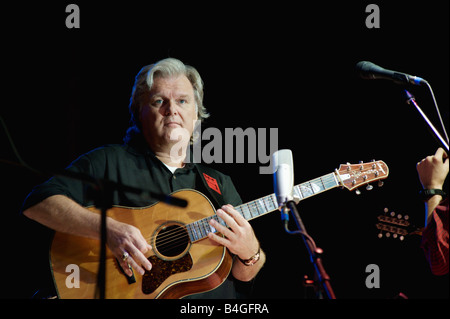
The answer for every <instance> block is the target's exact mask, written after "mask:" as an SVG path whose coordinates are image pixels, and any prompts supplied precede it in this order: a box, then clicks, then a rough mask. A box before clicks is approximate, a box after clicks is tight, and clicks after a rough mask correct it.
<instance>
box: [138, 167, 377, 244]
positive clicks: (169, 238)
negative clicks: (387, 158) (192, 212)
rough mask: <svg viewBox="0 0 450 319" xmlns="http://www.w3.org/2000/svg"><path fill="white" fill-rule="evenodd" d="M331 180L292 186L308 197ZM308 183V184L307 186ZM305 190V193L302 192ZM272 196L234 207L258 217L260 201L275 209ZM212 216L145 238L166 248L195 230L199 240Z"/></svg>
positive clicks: (329, 176) (182, 241) (324, 179)
mask: <svg viewBox="0 0 450 319" xmlns="http://www.w3.org/2000/svg"><path fill="white" fill-rule="evenodd" d="M366 170H368V169H364V170H351V171H349V172H347V174H348V173H350V172H351V173H353V172H355V171H357V172H358V173H362V172H364V171H366ZM318 181H320V182H321V183H322V185H323V189H322V187H320V191H319V192H317V191H314V188H313V186H312V185H316V184H312V183H313V182H315V183H317V182H318ZM331 181H333V182H334V184H335V183H336V178H335V175H334V173H331V174H328V175H325V176H323V177H320V178H316V179H313V180H311V181H308V182H305V183H302V184H299V185H296V186H294V187H296V188H298V191H299V192H300V193H301V194H302V197H303V199H304V198H307V197H310V196H312V195H315V194H317V193H320V192H322V191H325V190H328V189H330V188H331V187H336V186H338V185H339V184H335V185H333V186H328V187H327V186H325V185H326V184H328V183H329V182H331ZM308 184H309V186H308ZM316 186H317V185H316ZM305 191H306V193H307V194H306V195H305V194H304V192H305ZM308 193H311V194H308ZM273 196H274V194H271V195H268V196H265V197H262V198H260V199H257V200H254V201H251V202H249V203H245V204H241V205H239V206H236V207H235V209H236V210H237V211H238V212H239V213H240V214H241V215H242V216H243V217H244V218H245V219H246V220H248V219H247V218H246V216H244V207H246V208H247V209H248V210H249V212H250V215H251V217H252V218H254V217H255V216H254V215H253V214H252V211H253V212H254V211H255V210H256V212H257V216H256V217H259V216H261V215H262V214H263V213H260V212H259V211H260V208H261V205H260V202H262V203H263V204H264V209H265V210H266V211H264V213H268V212H271V211H274V210H276V208H277V207H276V205H275V203H274V200H273ZM269 201H270V202H269ZM269 205H270V206H272V207H274V206H275V207H276V208H275V209H268V208H267V206H269ZM213 218H214V219H216V220H217V219H219V217H218V216H217V215H215V214H214V215H212V216H208V217H205V218H203V219H200V220H198V221H196V222H193V223H190V224H186V225H179V226H178V227H177V228H176V229H174V230H169V231H167V232H166V233H165V234H161V235H159V234H156V235H153V236H150V237H148V238H146V240H147V241H148V242H150V243H153V242H154V243H156V239H158V247H161V248H162V247H164V248H165V249H167V248H168V247H176V246H179V245H183V244H185V243H186V237H188V238H189V240H191V236H189V235H190V234H192V235H194V234H193V232H196V231H197V232H198V234H200V237H199V238H198V239H197V240H201V239H203V238H206V237H207V235H206V236H204V235H203V233H206V234H208V233H209V232H210V231H212V226H211V225H209V223H208V222H209V220H211V219H213ZM195 223H197V226H198V229H195V227H196V226H195V225H194V224H195ZM188 226H189V227H190V228H191V231H190V230H189V229H188ZM197 240H194V242H195V241H197ZM191 241H192V240H191ZM169 245H170V246H169ZM173 245H175V246H173Z"/></svg>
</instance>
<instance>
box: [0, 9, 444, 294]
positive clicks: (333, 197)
mask: <svg viewBox="0 0 450 319" xmlns="http://www.w3.org/2000/svg"><path fill="white" fill-rule="evenodd" d="M77 3H78V5H79V7H80V12H81V16H80V18H81V25H80V28H79V29H67V28H66V26H65V18H66V16H67V13H65V8H66V5H67V4H68V3H65V2H62V3H59V4H52V5H50V4H46V3H39V4H33V5H31V4H21V5H9V6H7V7H6V9H4V10H3V11H4V12H3V15H4V19H3V20H2V25H3V27H2V33H3V34H4V35H3V37H2V44H3V45H2V47H3V49H2V51H3V56H4V57H3V62H4V64H3V68H2V69H3V72H2V75H3V78H4V80H3V82H2V83H3V88H4V90H3V103H2V104H3V105H2V107H1V114H2V117H3V118H4V120H5V122H6V124H7V126H8V128H9V130H10V133H11V135H12V138H13V140H14V142H15V144H16V146H17V149H18V151H19V153H20V154H21V156H22V157H23V159H24V160H25V161H26V162H27V163H29V164H30V165H31V166H33V167H36V168H39V169H58V168H63V167H65V166H67V165H68V164H69V163H70V162H71V161H72V160H74V159H75V158H76V157H78V156H79V155H80V154H82V153H84V152H86V151H89V150H91V149H93V148H95V147H97V146H100V145H103V144H107V143H120V142H121V140H122V138H123V135H124V133H125V130H126V128H127V127H128V120H129V115H128V110H127V106H128V102H129V97H130V94H131V88H132V84H133V81H134V77H135V75H136V74H137V72H138V71H139V69H140V68H141V67H142V66H143V65H146V64H150V63H153V62H155V61H157V60H160V59H163V58H166V57H175V58H178V59H181V60H182V61H183V62H185V63H186V64H190V65H193V66H195V67H196V68H197V69H198V70H199V72H200V74H201V75H202V77H203V80H204V82H205V100H204V102H205V105H206V107H207V108H208V110H209V111H210V113H211V115H212V116H211V117H210V119H208V120H207V122H206V123H204V124H203V128H207V127H216V128H218V129H220V130H221V132H224V130H225V128H236V127H241V128H243V129H246V128H255V129H257V128H266V129H267V132H269V128H278V147H279V149H281V148H289V149H291V150H292V151H293V156H294V162H295V183H296V184H299V183H302V182H305V181H308V180H310V179H312V178H315V177H318V176H322V175H324V174H326V173H329V172H331V171H333V170H334V169H335V168H337V167H338V166H339V164H343V163H346V162H351V163H358V161H360V160H362V161H370V160H372V159H377V160H383V161H385V162H386V163H387V164H388V166H389V169H390V175H389V178H388V179H387V180H386V181H385V186H384V187H382V188H377V187H375V189H374V190H372V191H370V192H368V191H365V190H363V191H362V194H361V195H360V196H357V195H355V194H354V193H351V192H348V191H347V190H340V189H333V190H331V191H329V192H326V193H323V194H320V195H317V196H315V197H312V198H310V199H307V200H305V201H302V202H301V203H300V204H299V206H298V208H299V210H300V213H301V215H302V218H303V221H304V223H305V225H306V227H307V229H308V231H309V233H310V234H311V235H312V236H313V237H314V238H315V240H316V243H317V245H318V246H319V247H321V248H323V250H324V251H325V253H324V258H323V261H324V264H325V267H326V270H327V272H328V273H329V275H330V277H331V283H332V286H333V288H334V290H335V293H336V295H337V297H338V298H345V299H360V298H364V299H366V298H367V299H390V298H394V297H396V296H397V295H398V294H399V293H400V292H401V293H404V294H405V295H407V296H408V297H409V298H448V276H444V277H435V276H433V275H431V273H430V270H429V267H428V265H427V263H426V261H425V259H424V256H423V253H422V251H421V249H420V247H419V246H420V238H419V237H417V236H416V237H414V236H412V237H409V238H407V240H405V241H403V242H400V241H398V240H394V239H392V238H390V239H386V238H383V239H378V238H377V234H378V232H377V230H376V228H375V223H376V222H377V216H378V215H380V214H382V213H383V209H384V208H385V207H388V208H389V209H390V210H394V211H395V212H398V213H401V214H403V215H404V214H408V215H409V216H410V220H411V221H413V222H414V223H415V224H417V225H418V226H423V221H424V208H423V204H422V203H421V201H420V199H419V198H418V196H417V194H418V191H419V189H420V184H419V182H418V178H417V174H416V170H415V164H416V163H417V162H418V161H420V160H421V159H422V158H423V157H425V156H427V155H430V154H433V153H434V152H435V150H436V149H437V147H438V144H437V143H436V142H435V140H434V139H433V137H432V136H431V135H430V134H429V132H428V131H427V128H426V126H425V124H424V122H423V120H422V119H421V118H420V117H419V114H418V113H417V111H416V110H414V109H413V108H412V107H411V106H408V105H407V104H405V102H404V99H403V97H402V91H403V89H404V88H405V87H402V86H400V85H396V84H394V83H391V82H388V81H383V80H379V81H364V80H361V79H360V78H358V77H357V76H356V74H355V71H354V70H355V64H356V63H357V62H358V61H361V60H368V61H372V62H374V63H376V64H379V65H381V66H383V67H385V68H388V69H394V70H399V71H403V72H405V73H409V74H414V75H419V76H421V77H423V78H425V79H427V80H428V81H429V82H430V83H431V85H432V87H433V89H434V92H435V94H436V98H437V101H438V103H439V106H440V109H441V112H442V115H443V117H444V120H445V122H448V109H449V108H448V105H449V94H448V88H449V64H448V62H449V61H448V60H449V59H448V57H449V15H448V9H449V8H448V6H449V4H448V2H445V1H432V2H426V3H424V2H418V3H411V1H406V2H397V1H396V3H395V5H394V4H392V3H385V2H378V5H379V8H380V28H379V29H369V28H367V27H366V25H365V19H366V17H367V15H368V13H366V12H365V9H366V6H367V5H368V4H369V3H370V2H365V1H358V2H343V1H341V2H338V3H332V4H331V3H325V4H323V3H321V4H312V3H304V2H301V3H300V4H299V5H298V4H296V5H293V4H292V5H291V4H289V5H288V4H283V3H281V4H278V5H276V6H275V5H274V4H271V3H267V4H265V5H261V4H259V3H258V4H257V3H255V4H253V5H250V4H248V5H245V6H243V4H242V3H238V4H231V3H228V2H226V3H225V2H220V3H217V4H214V5H212V4H211V5H206V6H204V5H189V6H187V5H185V6H179V5H175V4H173V5H170V6H162V5H161V6H160V5H155V4H146V5H143V4H131V3H129V2H126V3H119V2H114V3H113V4H111V3H109V2H103V3H102V2H96V4H95V5H94V4H92V3H84V2H77ZM407 88H408V90H410V92H412V93H413V94H414V95H415V96H416V99H417V101H418V103H419V104H420V105H421V107H422V108H423V109H424V111H425V112H426V113H427V114H428V116H429V117H430V118H431V119H432V120H433V121H434V123H436V125H438V122H437V117H436V115H435V114H436V111H435V109H434V105H433V103H432V99H431V96H430V94H429V91H428V90H427V89H426V88H425V87H407ZM0 136H1V141H2V147H1V156H0V158H2V159H4V160H7V161H12V162H17V159H16V158H15V156H14V155H13V152H12V149H11V147H10V145H9V144H8V142H7V139H6V135H5V134H4V132H3V130H2V131H1V133H0ZM207 142H208V141H205V142H204V144H206V143H207ZM213 165H214V167H216V168H217V169H219V170H221V171H222V172H224V173H226V174H228V175H230V176H231V177H232V179H233V181H234V183H235V185H236V187H237V188H238V190H239V192H240V194H241V197H242V198H243V200H244V201H250V200H253V199H256V198H259V197H262V196H264V195H267V194H270V193H272V192H273V187H272V176H271V175H261V174H259V166H261V165H262V164H260V163H244V164H238V163H234V164H222V163H215V164H213ZM0 170H1V176H2V178H1V181H2V182H1V187H2V192H1V196H2V203H3V205H4V207H5V208H4V209H3V212H2V215H3V216H4V223H2V224H3V225H4V226H3V231H2V237H3V236H4V239H3V241H2V242H3V256H5V255H7V256H9V257H8V263H3V264H2V272H3V274H4V280H3V284H2V285H5V287H6V288H3V289H2V295H3V294H4V297H7V298H8V297H9V298H11V297H12V298H28V297H29V296H30V295H31V294H32V292H33V289H34V287H35V285H36V282H37V281H39V280H40V278H42V276H43V275H42V269H41V268H42V267H40V266H39V265H41V264H42V263H45V262H46V261H47V256H46V249H45V247H44V248H42V247H39V245H37V244H36V243H37V242H38V241H39V240H38V238H36V236H40V235H38V234H40V233H39V232H35V227H34V225H30V224H29V223H28V222H25V221H24V220H23V219H22V218H20V216H19V215H18V213H19V210H20V206H21V203H22V201H23V200H24V198H25V197H26V195H27V194H28V192H29V191H30V190H31V189H32V187H33V186H34V185H36V184H38V183H40V182H42V181H44V179H43V178H40V177H38V176H34V175H33V174H32V173H30V172H29V171H27V170H24V169H21V168H19V167H16V166H13V165H8V164H6V163H5V162H4V161H3V162H2V163H0ZM252 225H253V227H254V229H255V232H256V234H257V236H258V237H259V239H260V241H261V245H262V247H263V249H264V250H265V251H266V254H267V258H268V259H267V264H266V266H265V267H264V268H263V270H262V271H261V273H260V275H259V277H258V280H257V281H256V283H255V287H254V288H255V289H254V295H253V297H255V298H275V299H277V298H280V299H281V298H283V299H285V298H295V299H296V298H300V299H301V298H304V297H305V289H304V288H303V287H302V278H303V276H304V275H308V276H310V277H311V276H312V275H313V270H312V266H311V265H310V263H309V261H308V258H307V255H306V250H305V248H304V244H303V243H302V241H301V239H300V238H298V237H293V236H290V235H287V234H286V233H285V232H284V231H283V229H282V226H281V221H280V216H279V214H278V213H277V212H274V213H271V214H269V215H266V216H264V217H261V218H258V219H256V220H253V221H252ZM369 264H376V265H378V266H379V268H380V285H381V286H380V288H378V289H375V288H374V289H368V288H367V287H366V285H365V279H366V277H367V276H368V273H366V272H365V269H366V266H367V265H369ZM3 267H5V269H3ZM11 267H14V270H12V268H11Z"/></svg>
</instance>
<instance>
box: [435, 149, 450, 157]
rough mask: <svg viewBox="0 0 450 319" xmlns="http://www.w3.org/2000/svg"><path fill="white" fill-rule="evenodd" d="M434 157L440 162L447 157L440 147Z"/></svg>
mask: <svg viewBox="0 0 450 319" xmlns="http://www.w3.org/2000/svg"><path fill="white" fill-rule="evenodd" d="M434 155H435V156H436V157H437V158H439V159H442V160H444V159H445V158H447V157H448V155H447V153H446V152H445V151H444V149H443V148H442V147H439V148H438V149H437V151H436V153H435V154H434Z"/></svg>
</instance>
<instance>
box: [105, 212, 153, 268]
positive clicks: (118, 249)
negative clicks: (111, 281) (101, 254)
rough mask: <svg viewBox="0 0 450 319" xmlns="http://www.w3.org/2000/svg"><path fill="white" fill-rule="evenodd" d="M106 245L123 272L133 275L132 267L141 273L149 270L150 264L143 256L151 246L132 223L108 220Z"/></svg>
mask: <svg viewBox="0 0 450 319" xmlns="http://www.w3.org/2000/svg"><path fill="white" fill-rule="evenodd" d="M108 224H109V227H108V240H107V242H108V247H109V249H110V250H111V251H112V252H113V254H114V256H115V257H116V258H117V261H118V262H119V264H120V266H121V267H122V269H123V271H124V272H125V274H127V275H128V276H129V277H131V276H132V275H133V272H132V270H131V269H130V267H131V268H133V269H134V270H136V271H137V272H138V273H140V274H141V275H144V273H145V269H146V270H148V271H150V269H152V264H151V263H150V261H149V260H148V259H147V258H146V257H145V253H147V252H148V251H149V250H150V249H152V246H151V245H149V244H148V243H147V241H146V240H145V238H144V237H143V236H142V234H141V232H140V230H139V229H138V228H136V227H134V226H132V225H128V224H125V223H121V222H118V221H116V220H113V219H110V220H108Z"/></svg>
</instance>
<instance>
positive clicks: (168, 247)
mask: <svg viewBox="0 0 450 319" xmlns="http://www.w3.org/2000/svg"><path fill="white" fill-rule="evenodd" d="M189 243H190V241H189V236H188V233H187V231H186V228H184V227H182V226H180V225H168V226H164V227H163V228H162V229H161V230H160V231H159V232H158V234H157V236H156V240H155V245H156V250H157V252H158V253H159V255H162V256H164V257H169V258H170V257H175V256H178V255H180V254H182V253H183V252H185V251H187V248H188V246H189ZM162 256H161V257H162Z"/></svg>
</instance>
